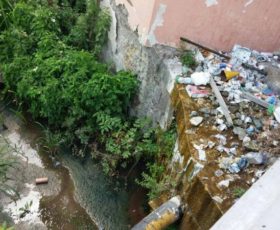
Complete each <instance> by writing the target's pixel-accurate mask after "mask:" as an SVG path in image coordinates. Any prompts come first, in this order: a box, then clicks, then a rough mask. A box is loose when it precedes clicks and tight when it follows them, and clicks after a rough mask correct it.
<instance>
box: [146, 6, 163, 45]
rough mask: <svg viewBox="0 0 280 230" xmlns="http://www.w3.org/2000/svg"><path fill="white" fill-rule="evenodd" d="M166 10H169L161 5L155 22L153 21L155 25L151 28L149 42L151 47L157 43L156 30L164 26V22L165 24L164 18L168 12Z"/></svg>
mask: <svg viewBox="0 0 280 230" xmlns="http://www.w3.org/2000/svg"><path fill="white" fill-rule="evenodd" d="M166 8H167V6H166V5H164V4H160V5H159V8H158V10H157V14H156V17H155V20H154V21H153V24H152V26H151V30H150V32H149V34H148V41H149V43H150V45H154V44H156V43H157V39H156V35H155V30H156V28H157V27H159V26H163V22H164V20H163V16H164V13H165V11H166Z"/></svg>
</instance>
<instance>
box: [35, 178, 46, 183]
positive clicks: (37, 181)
mask: <svg viewBox="0 0 280 230" xmlns="http://www.w3.org/2000/svg"><path fill="white" fill-rule="evenodd" d="M48 182H49V179H48V178H47V177H41V178H36V180H35V183H36V184H47V183H48Z"/></svg>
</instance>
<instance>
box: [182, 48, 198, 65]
mask: <svg viewBox="0 0 280 230" xmlns="http://www.w3.org/2000/svg"><path fill="white" fill-rule="evenodd" d="M181 61H182V64H183V65H185V66H187V67H189V68H195V67H196V65H197V63H196V61H195V57H194V53H193V52H192V51H187V52H184V53H183V55H182V56H181Z"/></svg>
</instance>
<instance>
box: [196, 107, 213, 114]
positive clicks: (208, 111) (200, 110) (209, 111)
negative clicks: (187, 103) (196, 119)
mask: <svg viewBox="0 0 280 230" xmlns="http://www.w3.org/2000/svg"><path fill="white" fill-rule="evenodd" d="M198 111H199V112H201V113H205V114H210V113H211V110H210V109H209V108H201V109H199V110H198Z"/></svg>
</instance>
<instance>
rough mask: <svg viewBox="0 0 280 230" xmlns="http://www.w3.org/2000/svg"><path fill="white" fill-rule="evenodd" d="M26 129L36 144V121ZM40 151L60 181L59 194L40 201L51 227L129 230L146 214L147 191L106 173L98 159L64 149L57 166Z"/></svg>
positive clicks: (46, 165)
mask: <svg viewBox="0 0 280 230" xmlns="http://www.w3.org/2000/svg"><path fill="white" fill-rule="evenodd" d="M23 132H24V134H25V136H27V137H28V136H29V139H30V140H33V141H32V142H33V144H32V145H33V146H35V145H37V144H38V138H39V137H40V135H41V133H40V130H39V129H38V127H37V126H36V125H35V124H34V123H30V122H28V124H26V125H25V127H24V130H23ZM39 152H40V157H41V159H42V161H43V164H44V165H45V167H46V168H48V169H50V170H53V171H54V172H56V174H57V175H58V177H59V178H60V180H61V191H60V192H59V194H58V195H56V196H48V197H46V196H45V197H43V198H42V199H41V201H40V211H41V218H42V220H43V222H44V223H45V224H46V225H47V227H48V229H54V230H58V229H59V230H60V229H63V230H64V229H65V230H72V229H73V230H74V229H93V230H95V229H106V230H111V229H112V230H126V229H130V228H131V227H132V226H133V225H134V224H136V223H137V222H138V221H139V220H141V219H142V218H143V217H144V216H145V212H144V210H143V208H142V203H143V200H144V194H145V192H144V191H143V190H142V189H140V188H139V187H137V186H135V185H132V184H131V185H130V184H128V186H127V187H124V185H123V184H122V183H121V182H119V181H118V180H116V179H114V178H110V177H108V176H106V175H104V173H103V172H102V169H101V167H100V166H99V164H98V162H94V161H93V160H91V159H83V160H81V159H80V158H77V157H74V156H72V155H71V154H68V153H67V152H64V153H60V154H59V155H58V156H57V159H56V160H59V161H60V162H61V163H62V164H61V165H60V166H58V167H55V166H54V162H56V160H55V161H53V159H51V158H50V157H49V155H48V154H47V153H46V152H44V151H42V150H40V151H39ZM70 175H71V176H70Z"/></svg>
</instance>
